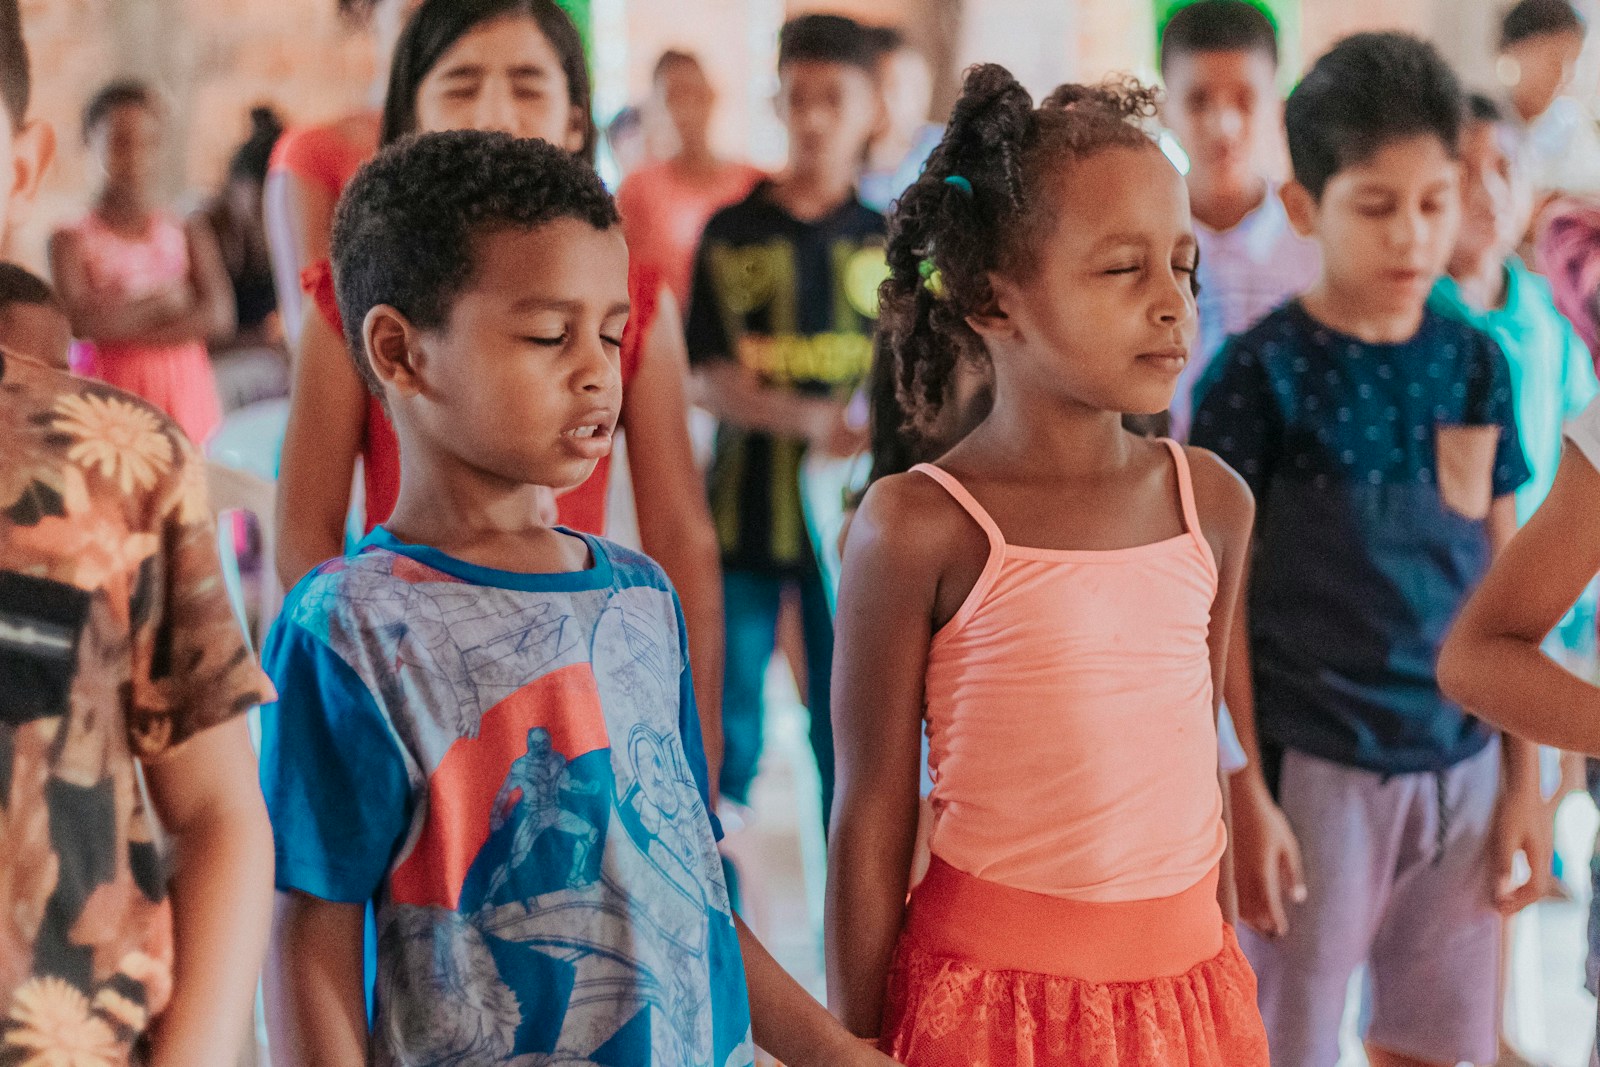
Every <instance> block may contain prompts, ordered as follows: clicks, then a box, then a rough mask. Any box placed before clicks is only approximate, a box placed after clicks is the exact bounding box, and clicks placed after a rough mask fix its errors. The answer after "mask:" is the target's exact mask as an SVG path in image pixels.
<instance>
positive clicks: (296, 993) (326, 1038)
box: [262, 892, 367, 1067]
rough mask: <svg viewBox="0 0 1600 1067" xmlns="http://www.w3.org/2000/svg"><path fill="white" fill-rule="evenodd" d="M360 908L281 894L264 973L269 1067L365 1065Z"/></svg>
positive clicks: (363, 925)
mask: <svg viewBox="0 0 1600 1067" xmlns="http://www.w3.org/2000/svg"><path fill="white" fill-rule="evenodd" d="M365 932H366V908H365V907H363V906H362V905H360V904H340V903H337V902H334V901H331V900H322V899H320V898H318V897H312V896H307V895H306V894H304V893H294V892H291V893H279V894H278V904H277V916H276V920H275V922H274V924H273V937H272V952H271V955H270V956H269V957H268V959H267V969H266V972H265V974H264V975H263V979H264V980H263V983H262V992H263V994H264V998H265V1006H266V1016H267V1027H268V1034H267V1037H268V1040H269V1042H270V1044H271V1047H272V1062H273V1064H274V1067H365V1065H366V1062H367V1000H366V986H365V982H366V979H365V977H364V976H363V972H362V967H363V961H362V938H363V937H364V936H365Z"/></svg>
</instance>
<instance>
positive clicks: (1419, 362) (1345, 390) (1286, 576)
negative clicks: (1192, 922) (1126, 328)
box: [1193, 301, 1528, 774]
mask: <svg viewBox="0 0 1600 1067" xmlns="http://www.w3.org/2000/svg"><path fill="white" fill-rule="evenodd" d="M1197 397H1198V405H1199V406H1198V408H1197V412H1196V418H1195V427H1194V433H1193V441H1194V443H1195V444H1197V445H1199V446H1201V447H1204V448H1209V449H1211V450H1212V451H1214V452H1216V453H1217V454H1218V455H1220V456H1221V457H1222V458H1223V459H1224V460H1226V461H1227V462H1228V463H1229V464H1231V465H1232V466H1233V468H1234V469H1235V470H1237V471H1238V472H1239V473H1240V474H1241V475H1242V476H1243V477H1244V478H1245V480H1246V481H1247V482H1248V483H1249V484H1250V488H1251V489H1252V490H1253V491H1254V493H1255V495H1256V504H1257V517H1256V541H1255V556H1254V561H1253V566H1252V571H1251V576H1250V639H1251V650H1252V653H1253V656H1254V669H1255V676H1254V681H1255V697H1256V717H1257V724H1258V728H1259V730H1260V734H1261V737H1262V739H1263V741H1264V742H1265V744H1266V746H1267V748H1268V750H1271V749H1274V748H1275V749H1276V750H1278V751H1280V752H1281V750H1283V749H1295V750H1297V751H1301V752H1304V753H1307V754H1309V755H1313V756H1317V757H1320V758H1322V759H1328V760H1333V761H1335V762H1338V763H1343V764H1347V765H1353V766H1357V767H1363V768H1366V769H1368V770H1373V771H1378V772H1380V773H1396V774H1397V773H1408V772H1415V771H1430V770H1440V769H1443V768H1445V767H1449V766H1451V765H1453V764H1455V763H1458V762H1460V761H1461V760H1463V759H1466V758H1468V757H1470V756H1472V755H1474V754H1476V753H1477V752H1478V751H1480V750H1481V749H1482V748H1483V747H1484V746H1485V745H1486V744H1487V743H1488V741H1489V738H1490V733H1489V731H1488V729H1487V728H1486V727H1484V726H1483V724H1481V723H1480V722H1478V721H1477V720H1476V719H1473V718H1471V717H1470V716H1468V715H1467V714H1466V713H1465V712H1463V711H1462V710H1461V709H1460V708H1459V707H1458V706H1456V705H1455V704H1454V703H1452V702H1451V701H1449V700H1448V699H1446V698H1445V696H1444V695H1443V694H1442V693H1441V692H1440V690H1439V686H1438V681H1437V679H1436V676H1435V664H1436V662H1437V660H1438V652H1439V647H1440V646H1441V645H1442V644H1443V642H1444V637H1445V634H1446V632H1447V631H1448V629H1449V627H1450V624H1451V623H1452V622H1453V621H1454V619H1455V616H1456V614H1457V612H1458V611H1459V610H1460V608H1461V607H1462V605H1463V604H1464V603H1465V601H1466V598H1467V596H1468V595H1469V594H1470V593H1471V591H1472V590H1473V588H1474V587H1475V586H1476V585H1477V584H1478V582H1479V581H1480V580H1481V579H1482V577H1483V575H1484V573H1485V572H1486V571H1487V569H1488V566H1489V540H1488V534H1487V529H1486V525H1485V522H1484V519H1485V517H1486V516H1487V514H1488V509H1489V504H1490V501H1491V500H1492V499H1494V498H1497V497H1500V496H1503V495H1504V494H1506V493H1510V492H1513V491H1514V490H1515V489H1516V488H1517V487H1518V486H1520V485H1522V484H1523V483H1524V482H1525V481H1526V480H1527V478H1528V469H1527V464H1526V461H1525V460H1524V458H1523V454H1522V446H1521V443H1520V441H1519V438H1518V434H1517V426H1516V419H1515V415H1514V411H1513V406H1512V395H1511V381H1510V370H1509V368H1508V366H1507V364H1506V359H1505V356H1504V355H1502V354H1501V352H1500V349H1499V347H1498V346H1497V345H1496V344H1495V343H1494V341H1493V340H1491V339H1490V338H1489V337H1488V335H1486V334H1484V333H1483V332H1482V331H1480V330H1477V329H1474V328H1473V327H1470V326H1468V325H1466V324H1464V323H1461V322H1459V321H1455V320H1452V319H1448V318H1445V317H1444V316H1441V315H1439V314H1437V313H1435V312H1433V311H1431V310H1430V311H1426V312H1425V313H1424V315H1423V319H1422V323H1421V326H1420V328H1419V329H1418V331H1417V333H1416V335H1415V336H1414V337H1412V338H1411V339H1410V340H1409V341H1406V342H1403V343H1400V344H1390V345H1378V344H1368V343H1366V342H1363V341H1360V340H1357V339H1356V338H1354V337H1350V336H1347V335H1344V334H1341V333H1339V332H1337V331H1335V330H1331V329H1329V328H1327V327H1325V326H1323V325H1322V324H1321V323H1319V322H1317V321H1316V320H1315V319H1313V318H1312V317H1311V316H1310V315H1309V314H1308V313H1307V312H1306V311H1305V310H1304V308H1303V307H1301V305H1300V304H1299V302H1298V301H1295V302H1291V303H1289V304H1288V305H1286V306H1284V307H1283V308H1280V309H1279V310H1278V311H1275V312H1273V313H1272V314H1270V315H1268V316H1267V317H1266V318H1265V319H1263V320H1262V321H1261V322H1260V323H1259V324H1258V325H1256V326H1255V327H1254V328H1253V329H1251V330H1249V331H1247V332H1246V333H1244V334H1242V335H1240V336H1238V337H1235V338H1233V339H1232V340H1230V341H1229V342H1228V344H1227V346H1226V347H1225V348H1224V349H1223V352H1222V354H1221V355H1220V356H1219V357H1218V359H1217V361H1216V362H1215V363H1214V364H1213V366H1212V367H1211V368H1210V371H1209V373H1208V375H1207V377H1206V378H1205V379H1204V380H1203V381H1202V385H1201V388H1200V389H1199V390H1198V392H1197ZM1268 754H1269V758H1270V751H1269V753H1268Z"/></svg>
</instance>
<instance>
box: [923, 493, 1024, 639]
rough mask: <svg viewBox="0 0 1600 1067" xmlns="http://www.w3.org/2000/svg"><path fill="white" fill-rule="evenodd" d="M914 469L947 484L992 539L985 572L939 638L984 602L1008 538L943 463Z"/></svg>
mask: <svg viewBox="0 0 1600 1067" xmlns="http://www.w3.org/2000/svg"><path fill="white" fill-rule="evenodd" d="M911 469H912V470H913V471H915V472H917V473H918V474H925V475H927V476H928V477H929V478H932V479H933V480H934V481H936V482H938V483H939V485H940V486H942V487H943V488H944V491H945V492H947V493H949V494H950V495H951V497H953V498H954V499H955V502H956V503H957V504H960V505H961V509H962V510H963V511H965V512H966V513H967V514H968V515H970V516H972V521H973V522H976V523H977V524H978V526H979V527H980V528H982V530H983V532H984V536H986V537H988V539H989V559H988V561H987V562H986V563H985V564H984V565H983V573H982V574H980V575H979V576H978V581H977V582H976V584H974V585H973V587H972V592H970V593H968V594H967V599H966V600H964V601H962V603H961V608H960V610H958V611H957V612H956V613H955V614H954V615H953V616H951V618H950V621H949V622H947V623H945V624H944V625H943V626H941V627H940V628H939V632H938V633H936V634H934V635H933V636H934V640H935V641H937V640H939V639H940V638H943V637H947V636H949V635H951V634H953V633H955V632H956V631H958V630H960V629H961V627H963V626H964V625H966V623H967V620H968V619H970V618H972V615H973V613H974V612H976V611H977V610H978V607H979V605H981V604H982V603H983V599H984V597H986V596H988V595H989V590H990V588H992V587H993V585H994V582H995V579H996V578H998V577H999V576H1000V568H1001V567H1003V566H1004V565H1005V561H1006V538H1005V535H1004V534H1002V533H1001V532H1000V526H999V524H998V523H996V522H995V521H994V519H993V517H991V516H990V514H989V513H988V512H987V511H985V510H984V508H983V505H982V504H980V503H978V501H977V499H976V498H975V497H973V495H972V494H971V493H969V492H967V487H966V486H964V485H962V484H961V482H960V481H958V480H957V479H956V476H955V475H953V474H951V473H950V472H949V471H947V470H945V469H944V468H943V467H936V466H934V465H933V464H932V463H918V464H917V465H916V466H915V467H912V468H911Z"/></svg>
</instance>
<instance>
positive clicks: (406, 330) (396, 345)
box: [361, 304, 422, 396]
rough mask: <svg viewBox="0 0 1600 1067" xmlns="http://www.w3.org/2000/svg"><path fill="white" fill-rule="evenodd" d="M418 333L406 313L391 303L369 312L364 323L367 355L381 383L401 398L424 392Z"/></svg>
mask: <svg viewBox="0 0 1600 1067" xmlns="http://www.w3.org/2000/svg"><path fill="white" fill-rule="evenodd" d="M418 334H419V331H418V330H417V328H416V327H415V326H413V325H412V323H411V320H410V319H408V318H406V316H405V314H404V313H403V312H401V311H399V310H397V309H396V308H393V307H391V306H389V305H388V304H379V305H378V306H377V307H374V308H373V309H372V310H371V311H368V312H367V317H366V319H365V320H364V321H363V322H362V324H361V341H362V347H363V348H364V349H365V352H364V355H365V357H366V360H367V364H368V365H369V366H370V367H371V368H372V372H373V373H374V374H375V375H377V377H378V381H380V382H382V383H383V384H384V385H386V386H392V387H393V388H394V390H395V391H396V392H398V393H399V394H400V395H402V396H415V395H416V394H417V393H419V392H421V391H422V375H421V369H422V346H421V345H419V344H418V343H417V341H418Z"/></svg>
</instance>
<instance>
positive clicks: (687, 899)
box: [261, 527, 754, 1067]
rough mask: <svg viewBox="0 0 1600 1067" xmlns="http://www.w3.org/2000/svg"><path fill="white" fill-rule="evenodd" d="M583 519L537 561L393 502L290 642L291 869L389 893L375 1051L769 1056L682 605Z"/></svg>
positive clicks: (396, 1060) (275, 760)
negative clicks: (439, 538)
mask: <svg viewBox="0 0 1600 1067" xmlns="http://www.w3.org/2000/svg"><path fill="white" fill-rule="evenodd" d="M573 536H577V535H573ZM585 541H586V542H587V543H588V544H589V546H590V550H591V552H592V555H593V565H592V566H591V567H590V568H589V569H587V570H584V571H579V572H574V573H566V574H523V573H512V572H505V571H495V570H490V569H487V568H483V567H478V566H474V565H472V564H468V563H464V562H462V561H460V560H456V559H452V558H450V557H448V556H445V555H444V554H442V553H440V552H438V551H437V550H435V549H431V548H426V547H420V546H413V545H407V544H403V543H401V542H400V541H398V540H396V539H395V538H394V537H393V536H392V535H391V534H389V533H388V531H386V530H384V529H383V528H382V527H379V528H378V529H376V530H374V531H373V533H372V534H371V535H370V536H369V537H368V538H367V539H366V541H365V542H363V544H362V546H361V547H360V549H359V550H358V551H357V553H356V554H355V555H354V556H351V557H349V558H348V559H342V560H335V561H333V562H331V563H328V564H324V565H323V566H322V567H320V568H318V569H317V570H316V571H315V572H313V573H312V574H311V575H310V576H309V577H307V578H306V579H305V580H303V581H302V582H301V583H300V584H299V585H298V586H297V587H296V588H295V590H294V592H293V593H292V594H291V595H290V597H289V599H288V602H287V603H286V604H285V607H284V612H283V615H282V617H281V618H280V619H279V621H278V623H277V625H276V626H274V628H273V631H272V633H271V635H270V636H269V638H268V640H267V643H266V647H265V651H264V654H263V660H264V662H265V665H266V667H267V670H268V673H269V674H270V675H271V676H272V677H273V678H274V679H276V681H277V684H278V692H279V700H278V703H277V704H275V705H271V706H269V707H267V708H265V709H264V710H263V714H262V752H261V779H262V787H263V790H264V792H265V794H266V797H267V805H268V809H269V811H270V813H271V816H272V830H273V838H274V842H275V845H276V852H277V885H278V888H279V889H281V890H297V891H299V892H302V893H307V894H310V895H312V896H316V897H320V898H323V899H326V900H331V901H340V902H348V903H363V902H366V901H371V902H372V903H373V907H374V911H375V916H376V927H377V979H376V997H375V1000H376V1003H375V1012H374V1018H373V1036H372V1046H371V1047H372V1050H373V1051H372V1056H373V1062H374V1063H376V1064H378V1065H380V1067H386V1065H390V1064H422V1063H427V1064H444V1063H462V1064H465V1063H472V1064H513V1063H515V1064H521V1063H533V1062H540V1063H543V1062H562V1063H567V1062H585V1063H596V1064H615V1065H619V1067H620V1065H624V1064H626V1065H662V1067H665V1065H677V1064H688V1063H706V1064H713V1063H714V1064H717V1065H718V1067H722V1065H724V1064H741V1065H742V1064H749V1063H751V1062H752V1060H753V1057H754V1050H753V1048H752V1045H751V1040H750V1015H749V1007H748V1001H747V994H746V990H745V979H744V969H743V963H742V961H741V957H740V952H739V943H738V935H737V932H736V930H735V928H734V923H733V916H732V913H731V910H730V908H729V906H728V895H727V889H726V886H725V884H724V882H723V876H722V868H721V863H720V860H719V858H718V854H717V844H716V842H717V834H718V831H717V827H716V824H715V821H714V819H713V817H712V816H710V815H709V813H708V811H707V803H708V802H707V783H706V763H705V754H704V750H703V748H702V747H701V741H700V728H699V719H698V717H697V716H696V714H695V706H694V690H693V687H692V686H691V684H690V673H689V667H688V657H687V648H686V643H685V637H684V629H683V618H682V613H681V611H680V610H679V608H678V605H677V598H676V596H675V595H674V594H673V592H672V588H671V586H670V585H669V584H668V582H667V579H666V577H665V575H664V574H663V573H662V572H661V570H660V568H659V567H657V566H656V565H655V564H654V563H652V562H651V561H650V560H648V559H646V558H645V557H643V556H640V555H637V554H635V553H632V552H629V551H627V550H626V549H624V548H621V547H620V546H617V545H614V544H611V543H610V542H606V541H602V540H600V539H599V538H593V537H585Z"/></svg>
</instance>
